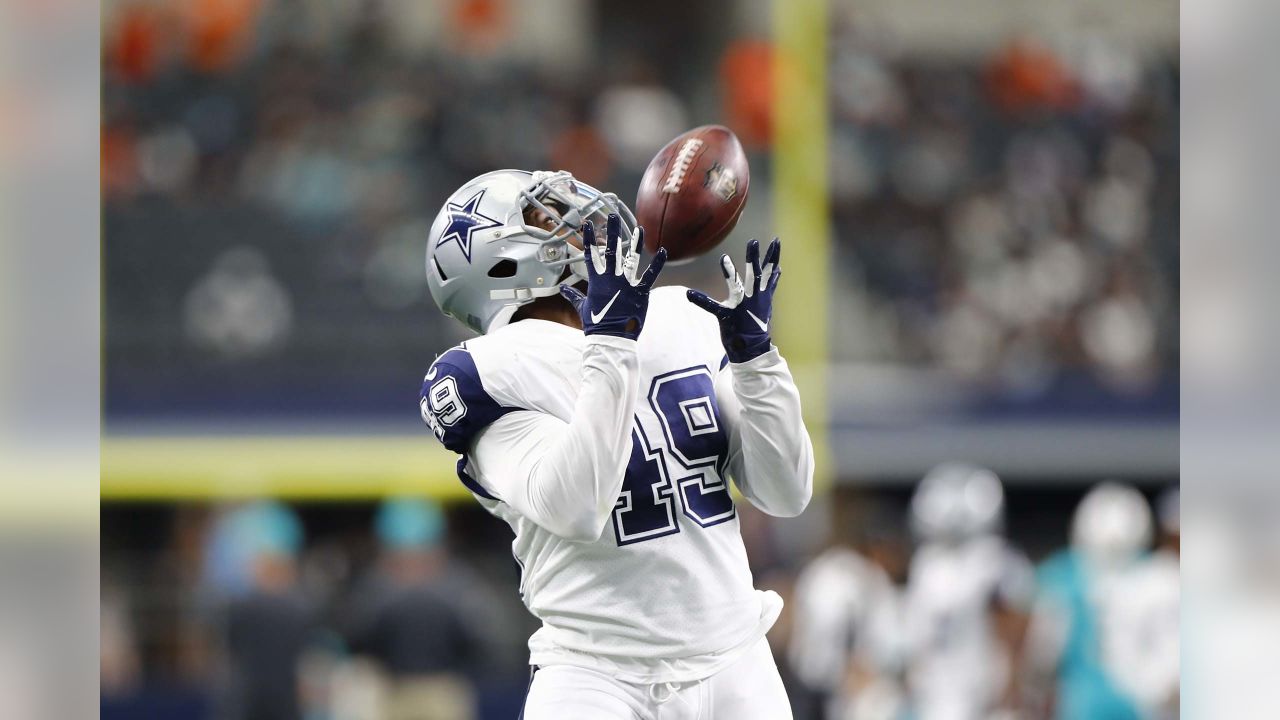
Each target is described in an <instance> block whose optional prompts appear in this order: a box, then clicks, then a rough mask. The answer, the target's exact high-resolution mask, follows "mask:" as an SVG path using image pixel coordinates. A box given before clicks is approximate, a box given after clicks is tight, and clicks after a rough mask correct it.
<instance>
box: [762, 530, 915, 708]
mask: <svg viewBox="0 0 1280 720" xmlns="http://www.w3.org/2000/svg"><path fill="white" fill-rule="evenodd" d="M843 509H844V508H842V507H841V506H839V505H837V507H836V512H835V513H834V515H835V523H834V527H833V532H832V535H833V540H834V542H833V544H832V545H831V547H829V548H827V549H826V550H824V551H823V552H822V553H821V554H819V555H818V556H817V557H815V558H814V559H813V560H812V561H810V562H809V564H808V565H806V566H805V567H804V569H803V570H802V571H801V572H800V575H799V577H798V578H797V580H796V587H795V592H794V595H793V597H792V607H791V617H792V626H791V634H790V638H789V642H788V647H787V658H788V661H789V664H790V666H791V669H792V671H793V672H794V673H795V675H796V678H797V679H798V680H799V681H800V683H801V684H803V686H804V687H805V689H806V690H807V691H808V692H809V694H810V695H811V696H812V697H811V698H810V701H809V704H810V705H811V706H813V707H812V708H811V711H810V714H809V716H808V717H812V718H823V719H824V720H895V719H896V718H898V717H900V716H901V714H902V712H904V711H905V707H906V700H905V688H903V687H902V683H901V673H902V670H903V661H904V653H905V650H906V648H905V643H904V640H905V635H904V631H905V627H904V625H903V618H902V599H903V598H902V591H901V589H900V587H899V583H900V582H901V580H902V579H903V575H904V574H905V567H904V565H905V553H904V551H905V548H904V544H903V542H902V541H903V540H904V539H905V538H902V537H900V534H899V532H898V531H897V530H896V529H895V528H893V527H892V521H891V520H890V519H889V518H887V517H886V516H885V514H884V512H883V509H882V508H878V509H877V510H879V512H876V511H873V512H870V513H867V514H866V517H865V518H859V519H856V520H855V519H854V518H852V517H846V514H845V513H843V512H841V510H843Z"/></svg>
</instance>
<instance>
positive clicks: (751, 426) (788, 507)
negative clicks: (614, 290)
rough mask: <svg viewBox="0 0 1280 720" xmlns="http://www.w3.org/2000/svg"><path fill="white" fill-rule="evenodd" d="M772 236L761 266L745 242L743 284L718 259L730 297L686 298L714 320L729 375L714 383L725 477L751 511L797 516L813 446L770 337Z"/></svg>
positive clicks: (774, 273) (809, 480) (777, 252)
mask: <svg viewBox="0 0 1280 720" xmlns="http://www.w3.org/2000/svg"><path fill="white" fill-rule="evenodd" d="M781 254H782V248H781V244H780V243H779V241H778V240H777V239H774V241H773V242H772V243H770V245H769V249H768V251H767V252H766V253H765V257H764V263H763V266H762V264H761V262H760V243H759V242H757V241H755V240H752V241H751V242H750V243H748V244H747V265H746V275H747V283H746V284H745V286H744V284H743V282H742V279H741V278H740V277H739V276H738V273H737V271H736V270H735V269H734V267H733V262H732V261H731V260H729V256H727V255H725V256H723V257H721V259H720V267H721V271H722V272H723V273H724V276H725V282H726V283H727V284H728V285H729V298H728V299H727V300H725V301H724V302H716V301H715V300H712V299H711V298H709V297H707V296H706V295H704V294H702V293H700V292H698V291H697V290H690V291H689V292H688V297H689V301H690V302H692V303H693V304H695V305H697V306H698V307H700V308H702V309H703V310H706V311H707V312H709V313H711V314H712V315H715V317H716V319H717V320H718V321H719V323H720V340H721V342H722V344H723V345H724V349H725V354H726V355H727V356H728V358H729V365H728V370H727V371H723V372H721V373H720V376H719V377H718V378H717V380H716V399H717V400H718V402H719V405H720V414H721V418H722V420H723V422H724V424H725V426H726V429H727V431H728V435H729V475H730V476H731V477H732V478H733V480H734V482H736V483H737V485H738V488H739V489H740V490H742V494H743V495H745V496H746V497H747V499H749V500H750V501H751V502H752V503H753V504H754V505H755V506H756V507H758V508H760V509H761V510H763V511H765V512H767V513H769V514H770V515H776V516H780V517H792V516H795V515H799V514H800V513H801V512H802V511H803V510H804V509H805V506H807V505H808V504H809V498H810V497H811V496H812V495H813V444H812V442H811V441H810V440H809V431H808V430H807V429H806V428H805V425H804V418H803V416H802V415H801V412H800V391H799V390H798V389H797V388H796V384H795V381H794V380H793V379H792V377H791V371H790V369H788V367H787V361H786V360H784V359H783V358H782V355H781V354H779V353H778V349H777V348H776V347H774V346H773V343H772V342H771V340H770V337H769V321H770V316H771V314H772V310H773V294H774V291H775V290H776V289H777V287H778V279H779V277H781V275H782V270H781V267H780V265H779V261H780V260H781Z"/></svg>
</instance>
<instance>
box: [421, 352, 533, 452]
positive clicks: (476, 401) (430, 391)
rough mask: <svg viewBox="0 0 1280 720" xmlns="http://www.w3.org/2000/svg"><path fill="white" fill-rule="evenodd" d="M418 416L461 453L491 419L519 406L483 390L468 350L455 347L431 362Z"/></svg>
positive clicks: (512, 410) (445, 443)
mask: <svg viewBox="0 0 1280 720" xmlns="http://www.w3.org/2000/svg"><path fill="white" fill-rule="evenodd" d="M418 406H419V408H420V409H421V410H422V420H423V421H424V422H426V423H427V426H428V427H430V428H431V431H432V432H434V433H435V435H436V437H437V438H439V439H440V442H442V443H444V446H445V447H447V448H449V449H450V450H452V451H454V452H456V453H458V454H459V455H462V454H465V453H466V452H467V448H469V447H470V446H471V441H472V440H473V439H475V436H476V435H477V434H479V433H480V431H481V430H484V429H485V428H486V427H488V426H489V425H490V424H491V423H492V422H493V421H495V420H497V419H498V418H500V417H502V416H503V415H506V414H507V413H509V412H514V411H516V410H518V409H519V408H512V407H503V406H501V405H499V404H498V403H497V402H496V401H495V400H494V399H493V398H491V397H489V394H488V393H487V392H485V390H484V386H483V385H482V384H481V383H480V372H479V371H478V370H477V369H476V364H475V361H474V360H472V359H471V353H469V352H467V349H466V348H465V347H456V348H453V349H452V350H450V351H448V352H446V353H445V354H443V355H441V356H440V357H438V358H436V361H435V362H434V363H432V365H431V370H430V371H428V372H427V376H426V378H424V379H423V381H422V392H421V394H420V396H419V399H418Z"/></svg>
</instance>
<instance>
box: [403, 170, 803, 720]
mask: <svg viewBox="0 0 1280 720" xmlns="http://www.w3.org/2000/svg"><path fill="white" fill-rule="evenodd" d="M602 228H603V229H604V232H603V235H604V237H599V235H600V234H601V233H600V230H601V229H602ZM640 233H641V231H640V229H639V228H637V227H636V225H635V219H634V217H633V216H632V214H631V211H630V210H629V209H628V208H627V207H626V206H625V205H624V204H623V203H621V202H619V201H618V199H617V197H616V196H614V195H612V194H605V193H601V192H600V191H598V190H596V189H595V188H592V187H590V186H588V185H586V184H584V183H581V182H578V181H577V180H575V179H574V178H573V177H572V176H571V175H570V174H569V173H566V172H554V173H553V172H535V173H530V172H525V171H519V170H500V171H496V172H491V173H488V174H485V175H481V176H480V177H477V178H475V179H474V180H472V181H471V182H469V183H467V184H466V185H464V186H463V187H462V188H460V189H459V190H458V191H457V192H456V193H454V194H453V196H452V197H450V198H449V200H448V201H447V202H446V204H445V206H444V207H443V208H442V209H441V211H440V214H439V215H438V216H437V217H436V219H435V223H434V225H433V226H432V228H431V233H430V237H429V240H428V246H427V280H428V284H429V286H430V289H431V296H432V298H433V299H434V300H435V302H436V304H437V305H439V307H440V309H441V311H443V312H444V313H445V314H447V315H450V316H452V317H454V318H456V319H458V320H459V321H461V322H462V323H464V324H465V325H467V326H468V327H470V328H471V329H473V330H475V331H476V332H479V333H481V336H480V337H477V338H474V339H472V340H468V341H467V342H465V343H463V344H462V345H460V346H458V347H455V348H453V349H450V350H448V351H447V352H445V353H443V354H442V355H440V356H439V357H438V358H437V359H436V361H435V362H434V363H433V364H432V366H431V368H430V370H429V371H428V372H427V375H426V378H425V380H424V382H423V385H422V393H421V402H420V405H421V410H422V417H423V419H424V420H425V421H426V423H427V424H428V425H429V426H430V427H431V429H432V430H433V431H434V433H435V435H436V437H438V438H439V439H440V441H441V442H443V443H444V445H445V446H446V447H448V448H449V449H451V450H453V451H455V452H457V453H458V454H459V455H461V456H462V457H461V459H460V460H459V461H458V475H459V477H460V479H461V481H462V482H463V483H464V484H465V485H466V487H467V488H468V490H470V491H471V493H472V494H473V495H474V496H475V497H476V499H477V500H478V501H479V502H480V503H481V505H483V506H484V507H485V509H487V510H488V511H489V512H490V513H492V514H493V515H496V516H497V517H499V518H502V519H503V520H505V521H506V522H507V524H509V525H510V526H511V528H512V530H513V531H514V532H515V540H514V541H513V543H512V550H513V552H514V554H515V556H516V560H517V562H518V563H519V565H520V568H521V571H522V577H521V581H520V593H521V595H522V598H523V600H524V603H525V605H526V606H527V607H528V608H529V610H530V612H532V613H533V614H534V615H535V616H536V617H537V618H538V619H539V620H541V622H542V627H541V628H540V629H539V630H538V631H537V632H535V633H534V634H533V636H532V637H531V638H530V639H529V650H530V664H531V666H532V668H533V672H532V676H531V684H530V689H529V693H528V696H527V698H526V701H525V708H524V715H523V716H524V718H526V720H577V719H583V720H587V719H589V720H614V719H615V718H616V719H617V720H633V719H634V720H641V719H648V718H655V717H658V716H659V715H660V716H661V717H662V718H690V719H693V718H700V719H707V720H712V719H716V718H725V719H729V718H731V719H733V720H751V719H753V718H761V719H762V720H763V719H765V718H767V719H768V720H776V719H777V718H789V717H791V711H790V708H789V706H788V702H787V697H786V694H785V691H784V690H783V687H782V682H781V680H780V679H779V676H778V671H777V668H776V666H775V665H774V661H773V657H772V655H771V653H770V650H769V646H768V643H767V642H766V640H765V638H764V636H765V632H766V631H768V629H769V627H770V626H771V625H772V624H773V622H774V620H775V619H776V618H777V616H778V613H779V610H780V609H781V600H780V599H779V598H778V596H777V595H776V594H775V593H772V592H760V591H757V590H755V589H754V588H753V585H752V578H751V573H750V570H749V569H748V566H747V558H746V552H745V550H744V548H743V543H742V538H741V535H740V533H739V530H738V517H737V512H736V510H735V507H734V500H733V498H732V497H731V496H730V492H729V487H730V486H729V482H730V480H731V479H732V481H733V482H734V483H735V484H736V485H737V487H738V489H739V490H740V491H741V492H742V494H743V496H745V497H746V498H747V499H748V500H749V501H750V502H751V503H753V504H754V505H756V506H757V507H759V508H760V509H762V510H763V511H764V512H766V513H769V514H772V515H776V516H781V517H790V516H794V515H797V514H799V513H800V512H801V511H802V510H804V508H805V506H806V505H807V504H808V502H809V497H810V495H811V492H812V475H813V449H812V446H811V444H810V441H809V436H808V433H807V431H806V429H805V426H804V423H803V421H802V420H801V416H800V398H799V394H798V392H797V390H796V386H795V383H794V382H793V381H792V378H791V374H790V372H789V370H788V369H787V363H786V361H785V360H783V359H782V357H781V355H779V353H778V350H777V348H775V347H774V346H773V344H772V343H771V341H770V334H769V321H770V310H771V307H772V302H773V295H774V291H775V290H776V288H777V285H778V278H779V276H780V274H781V271H780V268H779V255H780V246H779V243H778V241H777V240H774V241H773V243H772V244H771V245H770V246H769V248H768V250H767V252H766V253H765V254H764V257H763V259H762V258H761V257H760V250H759V245H758V243H756V241H754V240H753V241H751V243H750V244H749V245H748V247H747V254H746V255H747V263H746V270H745V273H744V275H745V278H742V277H740V276H739V275H738V273H737V272H736V271H735V269H734V266H733V263H732V262H730V261H729V259H728V257H727V256H725V257H723V258H721V268H722V271H723V273H724V276H725V280H726V283H727V284H728V286H729V297H728V299H727V300H726V301H724V302H716V301H714V300H712V299H710V298H709V297H707V296H706V295H703V294H702V293H700V292H697V291H695V290H686V289H684V288H677V287H664V288H654V282H655V280H656V279H657V277H658V275H659V273H660V272H661V270H662V266H663V263H664V261H665V259H666V253H665V251H663V250H659V251H658V252H657V253H656V254H655V255H654V257H653V258H652V260H651V262H650V264H649V266H648V268H647V269H644V270H643V272H642V268H641V267H640V258H639V253H638V250H637V249H638V248H639V247H641V242H640V240H641V235H640Z"/></svg>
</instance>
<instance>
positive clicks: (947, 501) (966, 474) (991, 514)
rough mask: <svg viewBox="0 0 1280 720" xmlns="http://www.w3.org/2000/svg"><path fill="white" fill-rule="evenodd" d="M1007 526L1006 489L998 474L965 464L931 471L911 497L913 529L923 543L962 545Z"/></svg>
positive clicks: (946, 465)
mask: <svg viewBox="0 0 1280 720" xmlns="http://www.w3.org/2000/svg"><path fill="white" fill-rule="evenodd" d="M1003 524H1004V486H1003V485H1002V484H1001V483H1000V478H999V477H997V476H996V474H995V473H993V472H991V471H990V470H987V469H986V468H982V467H978V466H976V465H967V464H964V463H945V464H943V465H939V466H937V467H935V468H934V469H932V470H930V471H929V473H928V474H927V475H925V476H924V479H923V480H921V481H920V485H919V487H917V488H916V491H915V494H914V495H913V496H912V498H911V528H912V530H913V532H914V533H915V534H916V536H917V537H919V538H920V539H921V540H926V541H931V542H960V541H962V540H967V539H969V538H973V537H977V536H979V535H983V534H986V533H991V532H998V531H1000V530H1001V529H1002V526H1003Z"/></svg>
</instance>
